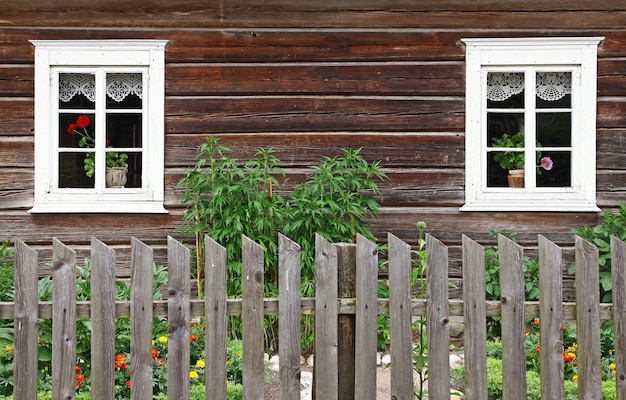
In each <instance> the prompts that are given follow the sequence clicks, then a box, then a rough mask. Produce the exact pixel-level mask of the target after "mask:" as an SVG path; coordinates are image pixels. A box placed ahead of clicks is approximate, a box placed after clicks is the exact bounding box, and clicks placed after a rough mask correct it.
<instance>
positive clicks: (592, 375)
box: [574, 236, 602, 399]
mask: <svg viewBox="0 0 626 400" xmlns="http://www.w3.org/2000/svg"><path fill="white" fill-rule="evenodd" d="M575 244H576V250H575V255H574V262H575V263H576V335H577V337H576V338H577V341H578V398H579V399H599V398H600V393H601V392H602V382H601V369H600V359H601V353H600V315H599V310H598V304H599V302H600V278H599V267H598V258H599V251H598V248H597V247H595V246H594V245H593V244H591V243H589V242H587V241H586V240H584V239H583V238H581V237H580V236H576V240H575Z"/></svg>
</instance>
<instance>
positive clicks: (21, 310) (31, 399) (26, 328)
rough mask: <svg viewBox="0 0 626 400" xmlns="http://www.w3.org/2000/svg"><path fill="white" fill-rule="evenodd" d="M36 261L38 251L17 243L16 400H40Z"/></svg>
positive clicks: (15, 272) (18, 241)
mask: <svg viewBox="0 0 626 400" xmlns="http://www.w3.org/2000/svg"><path fill="white" fill-rule="evenodd" d="M37 261H38V255H37V252H36V251H35V250H33V249H32V248H31V247H29V246H28V245H26V244H25V243H24V242H22V241H21V240H16V241H15V271H14V275H15V279H14V282H15V311H14V313H15V317H14V321H15V330H14V332H15V334H14V337H15V341H14V343H13V344H14V351H15V354H16V355H19V356H16V357H15V359H14V360H15V373H14V375H13V379H14V385H15V390H14V397H15V400H36V399H37V374H34V373H33V371H36V370H37V360H38V358H37V341H38V329H37V326H38V311H37V303H38V302H39V299H38V295H37Z"/></svg>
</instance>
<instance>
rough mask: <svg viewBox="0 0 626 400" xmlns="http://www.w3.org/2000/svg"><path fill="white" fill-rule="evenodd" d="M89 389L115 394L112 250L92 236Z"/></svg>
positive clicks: (108, 396)
mask: <svg viewBox="0 0 626 400" xmlns="http://www.w3.org/2000/svg"><path fill="white" fill-rule="evenodd" d="M91 303H92V306H91V327H92V330H91V371H92V374H91V393H92V396H93V398H94V399H102V400H113V398H114V397H115V365H114V364H113V363H112V362H111V360H114V359H115V250H113V249H112V248H110V247H108V246H107V245H105V244H104V243H102V242H101V241H100V240H98V239H96V238H95V237H92V238H91Z"/></svg>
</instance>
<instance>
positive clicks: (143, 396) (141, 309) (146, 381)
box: [130, 238, 154, 400]
mask: <svg viewBox="0 0 626 400" xmlns="http://www.w3.org/2000/svg"><path fill="white" fill-rule="evenodd" d="M152 259H153V258H152V249H151V248H150V247H148V246H147V245H145V244H144V243H142V242H140V241H139V240H137V239H135V238H131V258H130V263H131V277H130V285H131V292H130V302H131V308H130V336H131V339H130V359H131V363H132V368H131V374H130V381H131V386H130V398H131V399H132V400H150V399H152V316H153V310H152V282H153V279H154V276H153V272H152ZM146 321H149V322H146Z"/></svg>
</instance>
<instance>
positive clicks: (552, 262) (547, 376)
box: [539, 235, 565, 400]
mask: <svg viewBox="0 0 626 400" xmlns="http://www.w3.org/2000/svg"><path fill="white" fill-rule="evenodd" d="M562 260H563V256H562V251H561V249H560V248H559V247H558V246H557V245H556V244H554V243H552V242H550V241H549V240H548V239H546V238H545V237H543V236H541V235H540V236H539V316H540V321H541V327H540V329H541V336H540V342H539V344H540V348H541V352H540V353H539V355H540V357H541V398H542V399H546V400H561V399H563V398H565V389H564V387H563V375H564V373H563V354H562V351H563V279H562V275H563V273H562V272H561V267H562V265H561V264H562Z"/></svg>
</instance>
